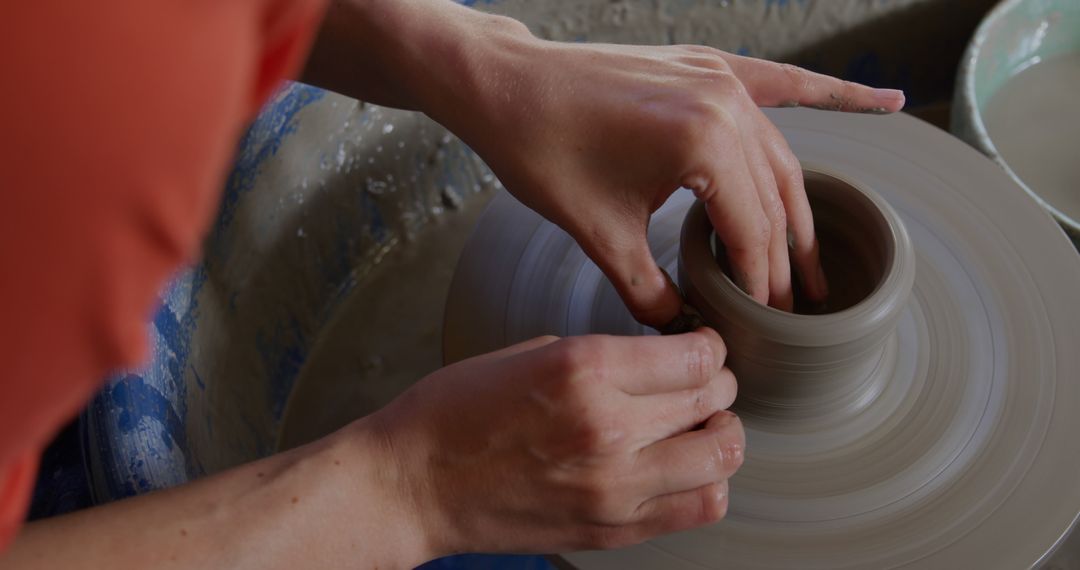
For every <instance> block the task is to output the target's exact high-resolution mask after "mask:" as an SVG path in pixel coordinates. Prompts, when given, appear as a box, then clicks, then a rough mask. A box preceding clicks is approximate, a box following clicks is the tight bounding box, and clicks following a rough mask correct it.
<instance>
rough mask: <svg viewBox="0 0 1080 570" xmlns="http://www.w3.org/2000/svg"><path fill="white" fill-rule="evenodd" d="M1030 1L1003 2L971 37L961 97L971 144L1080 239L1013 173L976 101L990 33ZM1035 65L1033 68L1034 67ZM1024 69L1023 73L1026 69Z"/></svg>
mask: <svg viewBox="0 0 1080 570" xmlns="http://www.w3.org/2000/svg"><path fill="white" fill-rule="evenodd" d="M1027 1H1029V0H1002V1H1001V2H998V3H997V5H995V6H994V7H993V8H991V9H990V11H989V12H987V13H986V16H984V17H983V19H982V21H981V22H979V26H978V27H977V28H975V34H974V35H973V36H972V37H971V40H970V41H969V42H968V45H967V47H966V48H965V49H964V55H963V57H962V58H961V60H960V72H959V74H958V75H957V77H958V82H959V85H958V91H959V93H960V98H961V101H962V102H963V103H964V105H963V106H962V107H961V108H963V109H968V110H970V115H971V116H970V118H971V128H972V130H973V131H974V134H975V136H974V140H973V141H971V144H972V145H973V146H975V147H976V148H977V149H978V150H979V151H980V152H982V153H983V154H985V155H986V156H988V157H990V159H991V160H993V161H994V162H995V163H996V164H997V165H998V166H1000V167H1002V168H1003V169H1005V172H1006V173H1007V174H1008V175H1009V178H1012V179H1013V181H1014V182H1016V183H1017V184H1019V185H1020V187H1021V188H1023V189H1024V192H1027V194H1028V195H1029V196H1031V197H1032V198H1034V199H1035V201H1036V202H1038V203H1039V205H1040V206H1042V208H1043V209H1044V210H1046V211H1048V212H1050V215H1051V216H1053V217H1054V220H1056V221H1057V222H1058V223H1059V224H1061V225H1062V226H1065V227H1066V229H1067V230H1068V231H1069V232H1070V233H1071V234H1072V235H1077V236H1080V221H1078V220H1074V219H1073V218H1071V217H1069V216H1068V215H1066V214H1065V213H1064V212H1062V211H1061V210H1058V209H1057V208H1056V207H1054V205H1053V204H1051V203H1050V202H1048V201H1046V200H1045V199H1044V198H1043V197H1042V196H1040V195H1039V193H1038V192H1035V191H1034V190H1033V189H1032V188H1031V187H1030V186H1028V185H1027V183H1026V182H1024V181H1023V180H1022V179H1021V178H1020V176H1019V175H1017V174H1016V172H1015V171H1013V169H1012V167H1011V166H1009V163H1007V162H1006V161H1005V159H1004V158H1002V156H1001V153H999V152H998V150H997V147H995V146H994V142H993V140H992V139H991V138H990V133H989V132H987V130H986V125H985V124H984V123H983V118H982V113H981V112H980V111H979V107H978V104H977V102H976V100H975V67H976V64H977V63H978V60H979V55H980V53H982V48H983V45H984V44H985V43H986V38H987V36H988V35H989V33H990V28H991V27H993V25H994V24H995V23H996V22H998V21H999V20H1000V19H1001V18H1003V17H1005V14H1008V13H1010V12H1012V11H1013V10H1015V9H1016V8H1017V7H1018V6H1019V5H1020V4H1022V3H1024V2H1027ZM1032 65H1033V64H1032ZM1026 68H1027V66H1024V67H1023V68H1021V69H1026Z"/></svg>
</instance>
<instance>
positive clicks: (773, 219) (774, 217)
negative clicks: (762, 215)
mask: <svg viewBox="0 0 1080 570" xmlns="http://www.w3.org/2000/svg"><path fill="white" fill-rule="evenodd" d="M766 215H767V216H768V218H769V222H770V223H771V224H772V229H773V231H784V230H786V229H787V212H786V211H785V210H784V203H783V202H781V201H780V198H779V197H776V198H774V199H773V200H770V201H769V207H768V212H767V213H766Z"/></svg>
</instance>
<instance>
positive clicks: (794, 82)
mask: <svg viewBox="0 0 1080 570" xmlns="http://www.w3.org/2000/svg"><path fill="white" fill-rule="evenodd" d="M777 65H778V67H779V68H780V71H781V72H783V74H784V77H786V78H787V81H788V84H789V86H790V87H791V89H792V90H794V91H795V92H797V93H801V92H803V91H807V90H809V88H810V74H809V73H807V71H806V70H805V69H803V68H801V67H799V66H797V65H792V64H790V63H779V64H777Z"/></svg>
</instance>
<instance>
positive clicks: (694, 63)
mask: <svg viewBox="0 0 1080 570" xmlns="http://www.w3.org/2000/svg"><path fill="white" fill-rule="evenodd" d="M679 61H680V62H681V63H683V64H686V65H689V66H691V67H697V68H701V69H704V70H709V71H720V72H726V73H728V74H730V72H731V66H729V65H728V64H727V62H726V61H724V60H723V59H721V58H719V57H717V56H715V55H713V54H709V53H692V54H690V55H685V56H683V57H681V58H679Z"/></svg>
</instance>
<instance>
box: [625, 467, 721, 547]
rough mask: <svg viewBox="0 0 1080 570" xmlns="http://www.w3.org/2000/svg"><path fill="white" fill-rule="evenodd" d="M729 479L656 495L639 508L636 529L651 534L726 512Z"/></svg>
mask: <svg viewBox="0 0 1080 570" xmlns="http://www.w3.org/2000/svg"><path fill="white" fill-rule="evenodd" d="M728 488H729V487H728V482H727V481H720V482H718V483H712V484H709V485H705V486H704V487H700V488H697V489H692V490H690V491H683V492H681V493H673V494H671V495H663V496H661V497H654V498H652V499H650V500H649V501H647V502H645V503H644V504H642V505H641V507H639V509H638V516H639V517H640V522H639V523H637V524H636V525H635V528H634V532H635V534H637V535H639V536H645V537H652V536H657V535H661V534H669V533H673V532H678V531H680V530H687V529H691V528H697V527H699V526H703V525H707V524H711V523H714V522H717V521H719V520H720V519H722V518H724V517H725V516H726V515H727V510H728V504H729V500H730V499H729V494H728Z"/></svg>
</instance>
